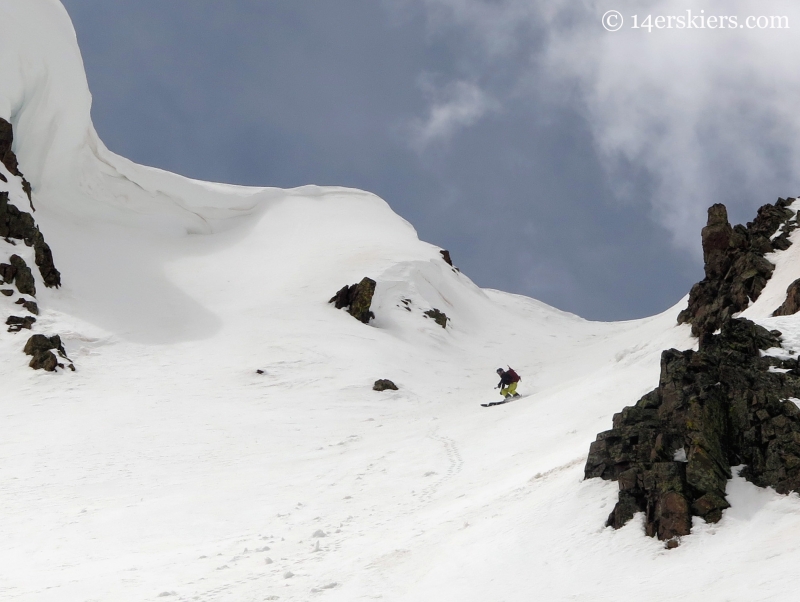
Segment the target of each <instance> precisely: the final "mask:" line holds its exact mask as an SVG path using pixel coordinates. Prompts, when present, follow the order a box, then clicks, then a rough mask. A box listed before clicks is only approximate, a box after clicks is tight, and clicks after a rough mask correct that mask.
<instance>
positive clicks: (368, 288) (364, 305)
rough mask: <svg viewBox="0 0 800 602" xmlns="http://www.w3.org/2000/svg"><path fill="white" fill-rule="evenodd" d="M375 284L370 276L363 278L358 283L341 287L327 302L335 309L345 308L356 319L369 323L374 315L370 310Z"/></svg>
mask: <svg viewBox="0 0 800 602" xmlns="http://www.w3.org/2000/svg"><path fill="white" fill-rule="evenodd" d="M375 286H376V283H375V281H374V280H373V279H372V278H363V279H362V280H361V282H359V283H358V284H352V285H350V286H344V287H342V288H341V289H340V290H339V292H337V293H336V294H335V295H334V296H333V297H331V300H330V301H328V303H333V304H334V305H335V307H336V309H347V311H348V313H349V314H350V315H351V316H353V317H354V318H355V319H356V320H359V321H360V322H363V323H364V324H369V321H370V319H372V318H374V317H375V314H374V313H372V311H370V307H371V305H372V297H373V296H374V295H375Z"/></svg>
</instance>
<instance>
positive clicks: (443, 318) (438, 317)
mask: <svg viewBox="0 0 800 602" xmlns="http://www.w3.org/2000/svg"><path fill="white" fill-rule="evenodd" d="M423 315H424V316H425V317H426V318H430V319H431V320H433V321H434V322H436V323H437V324H438V325H439V326H441V327H442V328H447V321H448V320H449V319H450V318H448V317H447V314H445V313H444V312H443V311H440V310H438V309H436V308H435V307H434V308H433V309H429V310H428V311H426V312H423Z"/></svg>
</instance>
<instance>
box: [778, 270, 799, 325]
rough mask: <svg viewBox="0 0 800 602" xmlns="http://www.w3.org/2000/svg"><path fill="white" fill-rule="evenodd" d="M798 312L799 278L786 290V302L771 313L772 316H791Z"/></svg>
mask: <svg viewBox="0 0 800 602" xmlns="http://www.w3.org/2000/svg"><path fill="white" fill-rule="evenodd" d="M798 311H800V278H798V279H797V280H795V281H794V282H792V283H791V284H790V285H789V287H788V288H787V289H786V301H784V302H783V304H782V305H781V306H780V307H779V308H778V309H776V310H775V311H774V312H772V315H773V316H791V315H794V314H796V313H797V312H798Z"/></svg>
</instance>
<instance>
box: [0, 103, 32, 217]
mask: <svg viewBox="0 0 800 602" xmlns="http://www.w3.org/2000/svg"><path fill="white" fill-rule="evenodd" d="M13 145H14V128H13V127H12V126H11V124H10V123H9V122H8V121H6V120H5V119H3V118H2V117H0V162H2V163H3V165H5V166H6V169H7V170H8V171H9V172H11V174H12V175H15V176H17V177H18V178H19V179H20V180H22V189H23V190H24V191H25V194H27V195H28V201H29V202H31V209H32V210H33V202H32V201H31V185H30V183H29V182H28V180H26V179H25V176H23V175H22V172H21V171H20V170H19V164H18V163H17V156H16V155H15V154H14V151H13V150H11V149H12V146H13Z"/></svg>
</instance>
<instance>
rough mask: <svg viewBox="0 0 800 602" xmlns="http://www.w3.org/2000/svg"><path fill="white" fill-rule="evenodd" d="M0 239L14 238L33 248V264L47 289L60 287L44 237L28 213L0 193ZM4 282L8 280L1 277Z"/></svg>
mask: <svg viewBox="0 0 800 602" xmlns="http://www.w3.org/2000/svg"><path fill="white" fill-rule="evenodd" d="M0 237H3V238H5V239H7V240H10V239H11V238H16V239H18V240H23V241H25V244H26V245H28V246H29V247H33V250H34V253H35V262H36V265H37V266H38V268H39V273H40V274H41V275H42V280H44V284H45V286H47V287H48V288H52V287H59V286H61V274H60V272H59V271H58V270H57V269H56V267H55V263H54V262H53V252H52V251H51V250H50V246H49V245H48V244H47V243H46V242H45V240H44V236H42V233H41V232H40V231H39V228H38V227H37V226H36V222H35V221H34V219H33V217H32V216H31V214H29V213H25V212H24V211H20V210H19V209H18V208H17V207H15V206H14V205H12V204H10V203H9V201H8V193H7V192H0ZM3 279H4V280H5V281H6V282H10V280H9V279H8V278H5V277H3Z"/></svg>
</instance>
